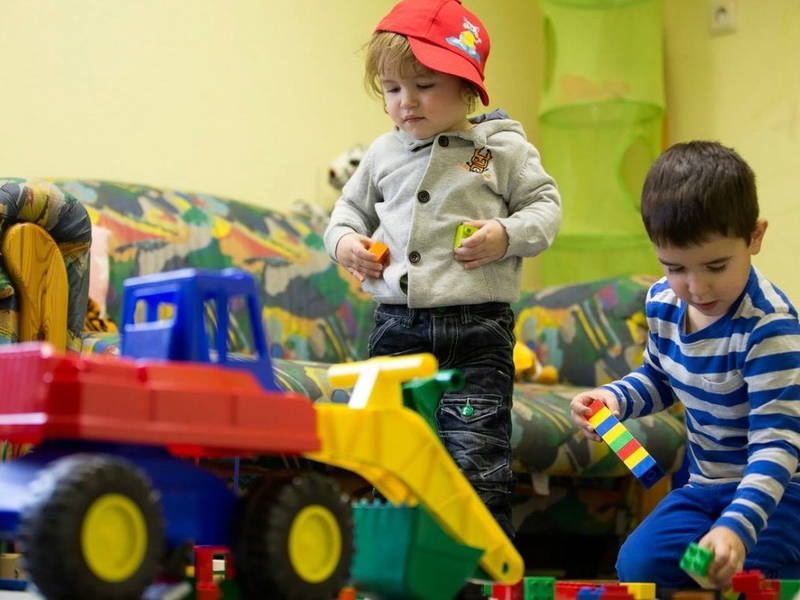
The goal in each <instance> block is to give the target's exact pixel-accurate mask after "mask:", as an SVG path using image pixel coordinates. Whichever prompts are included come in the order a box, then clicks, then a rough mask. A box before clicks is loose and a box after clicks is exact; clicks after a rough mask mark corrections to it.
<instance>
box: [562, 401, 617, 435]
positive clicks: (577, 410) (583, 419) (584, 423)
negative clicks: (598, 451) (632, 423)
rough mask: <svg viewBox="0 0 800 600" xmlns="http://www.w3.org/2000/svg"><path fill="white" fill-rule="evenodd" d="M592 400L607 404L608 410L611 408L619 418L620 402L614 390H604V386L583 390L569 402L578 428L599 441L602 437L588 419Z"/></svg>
mask: <svg viewBox="0 0 800 600" xmlns="http://www.w3.org/2000/svg"><path fill="white" fill-rule="evenodd" d="M592 400H599V401H600V402H602V403H603V404H605V405H606V407H607V408H608V410H610V411H611V412H612V413H613V414H614V416H615V417H617V418H619V402H617V397H616V396H615V395H614V394H613V392H609V391H608V390H604V389H602V388H595V389H593V390H589V391H588V392H581V393H580V394H578V395H577V396H575V397H574V398H573V399H572V401H571V402H570V403H569V410H570V413H572V420H573V421H574V422H575V425H576V426H577V427H578V429H580V430H582V431H583V435H585V436H586V437H587V438H589V439H590V440H594V441H595V442H599V441H600V440H601V439H602V438H601V437H600V436H599V435H597V434H596V433H595V431H594V427H592V425H591V423H589V421H588V420H587V416H588V414H589V405H590V404H591V403H592Z"/></svg>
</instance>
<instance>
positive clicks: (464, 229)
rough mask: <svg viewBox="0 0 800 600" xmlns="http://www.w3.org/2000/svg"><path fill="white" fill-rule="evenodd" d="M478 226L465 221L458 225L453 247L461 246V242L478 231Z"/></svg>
mask: <svg viewBox="0 0 800 600" xmlns="http://www.w3.org/2000/svg"><path fill="white" fill-rule="evenodd" d="M478 229H479V228H478V227H474V226H472V225H467V224H465V223H460V224H459V225H458V227H456V237H455V238H454V239H453V248H460V247H461V242H462V241H463V240H464V239H465V238H468V237H469V236H471V235H472V234H473V233H475V232H476V231H478Z"/></svg>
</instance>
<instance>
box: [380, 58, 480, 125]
mask: <svg viewBox="0 0 800 600" xmlns="http://www.w3.org/2000/svg"><path fill="white" fill-rule="evenodd" d="M406 71H408V72H406ZM462 85H463V84H462V82H461V79H459V78H458V77H455V76H453V75H447V74H445V73H440V72H438V71H431V70H428V69H425V68H421V69H419V70H413V69H405V70H404V71H403V72H397V71H390V72H384V73H382V74H381V86H382V88H383V97H384V101H385V103H386V112H387V113H389V116H390V117H391V119H392V121H394V123H395V125H397V126H398V127H399V128H400V130H401V131H404V132H405V133H407V134H408V135H410V136H411V137H413V138H416V139H418V140H421V139H425V138H429V137H432V136H434V135H436V134H438V133H441V132H443V131H458V130H463V129H469V127H470V124H469V121H467V111H468V109H467V100H466V98H464V94H463V87H462Z"/></svg>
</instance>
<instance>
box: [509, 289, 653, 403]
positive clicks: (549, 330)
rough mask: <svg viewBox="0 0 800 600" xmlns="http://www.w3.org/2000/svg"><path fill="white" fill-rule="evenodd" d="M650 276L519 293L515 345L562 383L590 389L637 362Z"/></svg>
mask: <svg viewBox="0 0 800 600" xmlns="http://www.w3.org/2000/svg"><path fill="white" fill-rule="evenodd" d="M655 280H656V278H655V277H636V276H632V277H618V278H613V279H602V280H598V281H593V282H588V283H580V284H573V285H566V286H558V287H549V288H545V289H542V290H540V291H537V292H534V293H529V294H525V295H523V296H522V298H520V300H519V302H516V303H515V304H514V311H515V312H516V314H517V326H516V335H517V340H519V341H521V342H522V343H525V344H526V345H528V346H529V347H531V348H532V349H534V351H535V352H536V355H537V357H538V358H539V361H540V362H541V363H542V364H544V365H553V366H555V367H556V368H557V369H558V372H559V381H561V382H562V383H567V384H572V385H580V386H587V387H595V386H598V385H601V384H603V383H607V382H609V381H613V380H614V379H617V378H619V377H621V376H623V375H626V374H627V373H628V372H629V371H630V370H631V369H632V368H635V367H637V366H638V365H640V364H641V361H642V352H643V348H644V343H645V340H646V339H647V322H646V321H645V317H644V302H645V297H646V295H647V290H648V288H649V287H650V285H651V284H652V283H653V282H654V281H655Z"/></svg>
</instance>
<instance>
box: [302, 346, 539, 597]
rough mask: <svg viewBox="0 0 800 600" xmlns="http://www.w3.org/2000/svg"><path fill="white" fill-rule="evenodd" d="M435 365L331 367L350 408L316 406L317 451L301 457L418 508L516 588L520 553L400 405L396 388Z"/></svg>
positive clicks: (399, 361)
mask: <svg viewBox="0 0 800 600" xmlns="http://www.w3.org/2000/svg"><path fill="white" fill-rule="evenodd" d="M437 366H438V363H437V361H436V359H435V357H433V356H432V355H430V354H417V355H409V356H403V357H396V358H395V357H392V358H375V359H372V360H369V361H364V362H358V363H347V364H344V365H337V366H334V367H331V371H330V380H331V382H332V383H334V385H348V384H352V383H355V388H354V390H353V394H352V396H351V400H350V404H349V406H344V405H340V404H317V405H315V408H316V410H317V418H318V433H319V437H320V441H321V450H319V451H317V452H311V453H306V454H305V456H307V457H308V458H311V459H314V460H318V461H321V462H325V463H329V464H333V465H336V466H340V467H344V468H346V469H349V470H351V471H354V472H356V473H358V474H360V475H362V476H363V477H365V478H366V479H367V480H369V481H370V482H371V483H372V484H373V485H375V487H377V488H378V490H380V491H381V493H383V494H384V495H385V496H386V497H387V498H388V499H389V500H390V501H392V502H393V503H400V502H406V503H409V504H412V505H414V504H417V503H420V504H422V505H423V506H425V508H426V509H427V510H428V512H429V513H430V514H431V515H432V516H433V517H434V519H436V521H437V522H438V523H439V525H440V526H441V527H442V528H443V529H444V530H445V531H446V532H447V533H448V534H449V535H450V536H451V537H452V538H453V539H455V540H457V541H459V542H460V543H463V544H466V545H468V546H472V547H475V548H480V549H482V550H484V554H483V556H482V558H481V560H480V565H481V567H482V568H483V569H484V571H486V573H487V574H488V575H490V576H491V577H492V578H493V579H494V580H495V581H498V582H503V583H515V582H517V581H519V579H521V578H522V575H523V567H524V565H523V562H522V558H521V557H520V555H519V553H518V552H517V551H516V549H515V548H514V546H513V544H512V543H511V541H510V540H509V539H508V537H507V536H506V535H505V533H504V532H503V530H502V529H501V528H500V526H499V525H498V524H497V521H495V519H494V517H493V516H492V515H491V513H490V512H489V511H488V509H487V508H486V506H485V505H484V504H483V502H482V501H481V499H480V497H479V496H478V495H477V494H476V493H475V490H474V489H473V488H472V485H470V483H469V482H468V481H467V480H466V478H465V477H464V476H463V475H462V474H461V472H460V471H459V469H458V467H457V466H456V464H455V462H453V459H452V458H451V457H450V454H449V453H448V452H447V450H446V449H445V447H444V446H443V445H442V443H441V441H440V440H439V438H438V437H437V436H436V435H435V433H434V432H433V431H432V430H431V428H430V427H429V426H428V425H427V423H426V422H425V420H424V419H423V418H422V417H421V416H420V415H419V414H417V413H416V412H414V411H413V410H410V409H407V408H405V407H404V406H403V402H402V393H401V389H400V385H401V383H402V382H403V381H404V380H407V379H411V378H412V377H415V376H418V377H430V376H431V375H433V373H434V372H435V371H436V368H437Z"/></svg>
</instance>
